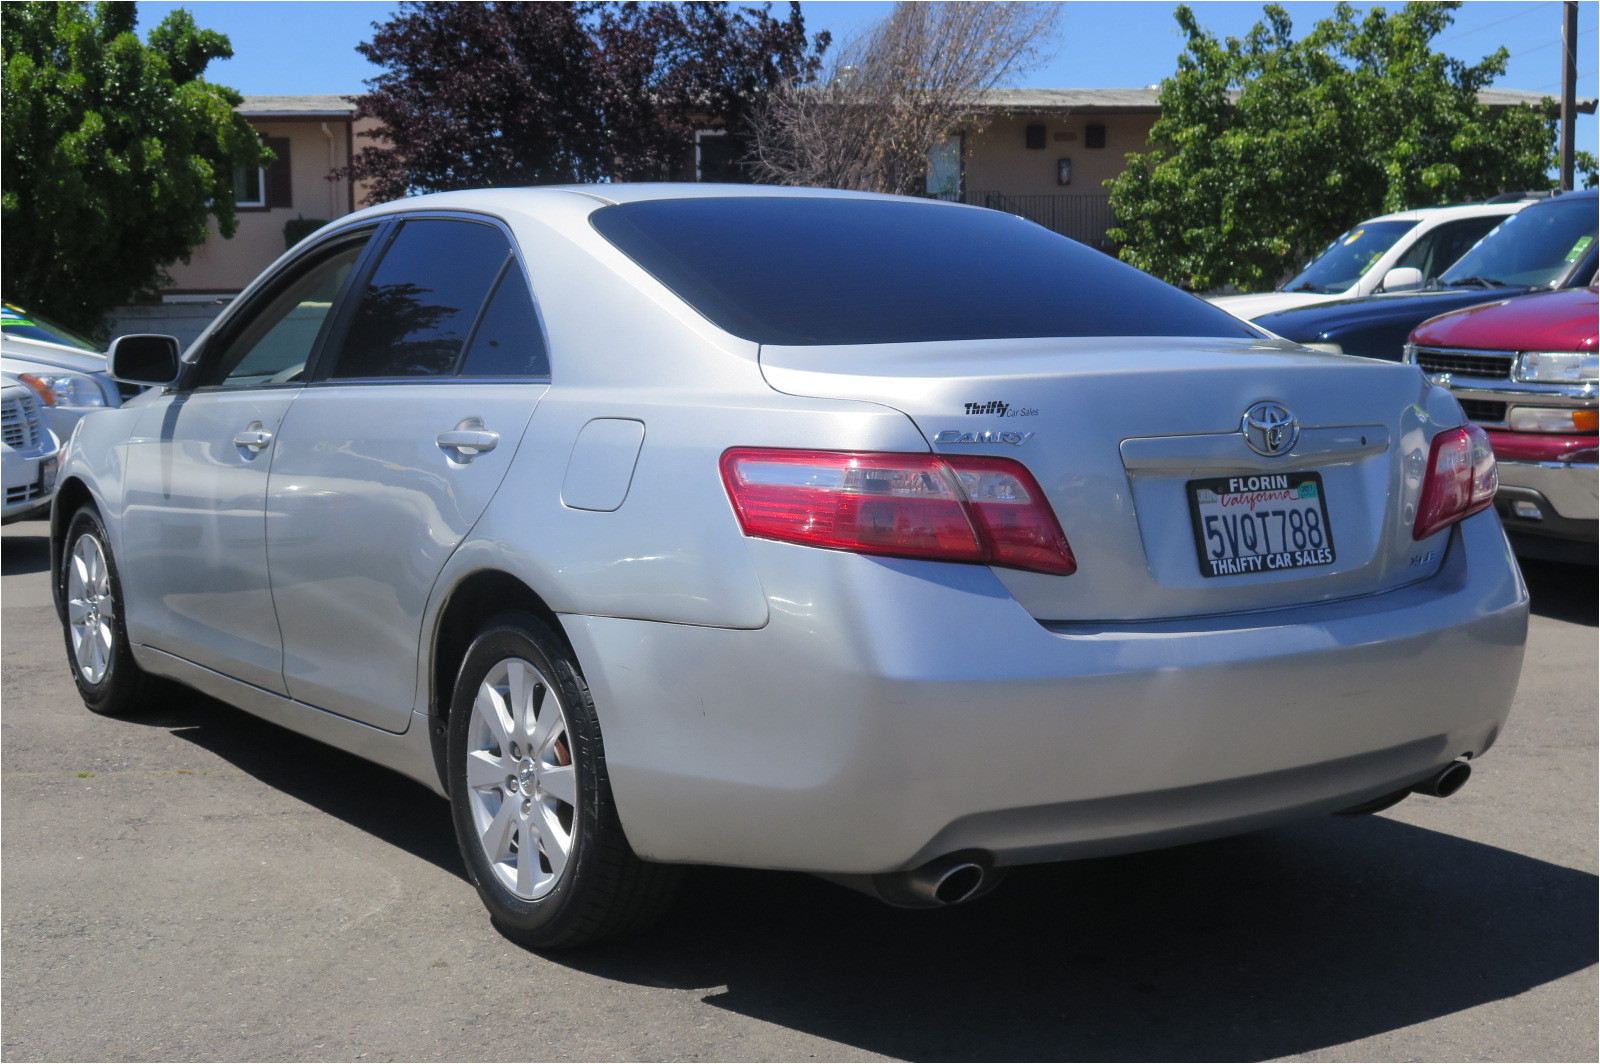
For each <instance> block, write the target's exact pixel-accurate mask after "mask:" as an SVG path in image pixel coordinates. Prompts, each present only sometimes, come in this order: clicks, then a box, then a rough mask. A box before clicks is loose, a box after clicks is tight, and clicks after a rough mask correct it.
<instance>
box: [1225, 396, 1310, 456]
mask: <svg viewBox="0 0 1600 1064" xmlns="http://www.w3.org/2000/svg"><path fill="white" fill-rule="evenodd" d="M1239 431H1240V432H1242V433H1244V442H1246V443H1248V444H1249V445H1250V449H1251V450H1252V451H1254V452H1256V454H1262V455H1266V456H1267V457H1268V458H1276V457H1277V456H1279V455H1281V454H1288V453H1289V452H1290V451H1291V450H1293V449H1294V445H1295V443H1296V442H1298V441H1299V439H1300V422H1299V421H1297V420H1296V419H1295V416H1294V415H1293V414H1291V413H1289V408H1288V407H1286V406H1284V405H1283V404H1282V403H1274V402H1270V401H1268V402H1261V403H1257V404H1255V405H1254V406H1252V407H1251V408H1250V409H1249V410H1246V411H1245V412H1244V419H1243V420H1242V421H1241V422H1240V423H1239Z"/></svg>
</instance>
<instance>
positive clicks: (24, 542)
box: [0, 536, 50, 576]
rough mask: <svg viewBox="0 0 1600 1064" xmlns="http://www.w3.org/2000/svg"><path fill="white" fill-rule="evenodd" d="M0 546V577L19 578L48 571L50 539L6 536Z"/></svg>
mask: <svg viewBox="0 0 1600 1064" xmlns="http://www.w3.org/2000/svg"><path fill="white" fill-rule="evenodd" d="M0 543H3V544H4V546H0V575H5V576H19V575H23V574H26V573H43V572H48V571H49V569H50V537H48V536H7V537H5V539H4V540H3V541H0Z"/></svg>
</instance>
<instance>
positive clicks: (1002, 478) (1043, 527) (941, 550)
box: [722, 448, 1078, 576]
mask: <svg viewBox="0 0 1600 1064" xmlns="http://www.w3.org/2000/svg"><path fill="white" fill-rule="evenodd" d="M722 481H723V484H725V485H726V486H727V489H728V498H729V499H730V500H732V502H733V509H734V512H735V513H736V514H738V517H739V524H740V527H742V528H743V529H744V533H745V535H747V536H756V537H759V538H762V539H777V540H783V541H784V542H787V543H801V544H805V545H807V546H813V547H830V548H833V549H835V550H848V551H855V552H857V553H861V554H887V555H893V556H896V557H902V558H933V559H938V560H940V561H951V562H976V563H978V564H985V565H999V566H1005V567H1008V568H1013V569H1028V570H1031V571H1034V572H1041V573H1054V574H1057V575H1060V576H1066V575H1068V574H1071V573H1073V572H1076V571H1077V568H1078V566H1077V562H1076V561H1075V560H1074V559H1073V557H1072V548H1071V547H1069V546H1068V545H1067V537H1066V535H1065V534H1064V533H1063V532H1062V531H1061V525H1060V523H1059V522H1058V521H1057V520H1056V515H1055V513H1054V511H1052V510H1051V509H1050V505H1049V503H1048V502H1047V501H1046V500H1045V497H1044V493H1043V492H1042V491H1040V490H1039V485H1038V483H1037V482H1035V481H1034V479H1033V476H1032V474H1030V473H1029V472H1028V471H1027V469H1025V468H1024V467H1023V466H1022V465H1021V464H1019V463H1017V462H1014V461H1012V460H1010V459H1009V458H986V457H972V458H966V457H955V458H946V457H943V456H940V455H933V454H868V453H853V452H842V451H789V450H769V449H765V448H735V449H733V450H730V451H728V452H727V453H726V454H724V455H723V456H722Z"/></svg>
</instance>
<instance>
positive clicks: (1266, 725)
mask: <svg viewBox="0 0 1600 1064" xmlns="http://www.w3.org/2000/svg"><path fill="white" fill-rule="evenodd" d="M111 365H112V373H113V375H114V376H116V377H117V378H118V379H119V380H122V381H125V382H132V383H137V384H143V385H151V386H153V388H152V390H151V391H150V392H147V393H146V394H145V395H144V396H142V397H140V398H137V399H134V400H132V401H130V402H129V403H127V405H125V406H123V407H121V408H120V409H115V410H110V411H108V412H106V413H104V414H102V415H97V416H96V417H93V418H89V419H86V420H85V421H84V422H83V423H82V427H81V428H80V430H79V432H78V434H77V436H76V438H75V440H74V441H73V443H72V445H71V447H70V449H69V453H68V456H67V457H66V459H65V464H64V467H63V473H62V484H61V488H60V494H59V495H58V501H57V504H56V507H55V511H54V518H53V543H54V548H55V556H56V559H57V566H56V587H57V591H58V595H59V603H60V608H61V613H62V617H63V619H64V622H65V629H66V633H67V647H68V652H69V658H70V663H71V667H72V672H73V676H74V678H75V679H76V681H77V684H78V688H79V690H80V691H81V693H82V695H83V697H84V699H85V701H86V702H87V703H88V705H89V707H90V708H91V709H93V710H96V711H98V712H101V713H109V714H132V713H137V712H140V711H142V710H146V709H148V708H150V707H151V706H152V705H156V704H159V702H160V700H161V699H163V698H167V697H170V689H169V687H168V686H167V681H171V680H176V681H179V682H181V683H183V684H186V685H188V686H190V687H193V688H197V689H199V690H201V691H204V692H206V693H208V694H211V695H214V696H216V697H218V698H220V699H223V700H225V701H227V702H230V703H232V704H234V705H237V706H240V707H242V708H244V709H246V710H248V711H250V712H253V713H256V714H259V715H260V716H262V717H265V718H267V719H269V720H272V721H276V722H279V723H281V724H283V725H285V726H287V727H290V728H293V729H295V730H297V731H300V732H302V733H304V734H306V735H310V736H313V737H315V738H318V739H321V740H323V741H326V742H328V743H331V744H333V745H336V746H338V747H340V748H342V749H345V750H349V751H352V752H355V753H357V754H360V755H362V756H364V757H367V758H371V759H373V760H375V761H378V762H380V763H382V764H384V765H388V766H390V767H392V768H394V769H396V770H398V771H399V772H402V773H404V774H406V775H408V776H411V777H413V778H415V779H418V780H421V781H423V782H424V783H426V784H428V785H429V786H431V787H433V788H434V789H436V790H437V791H438V792H439V793H440V794H443V795H448V796H449V799H450V802H451V805H452V808H453V811H454V820H455V826H456V831H457V833H458V836H459V840H460V844H461V851H462V854H463V856H464V859H465V863H466V867H467V869H468V872H469V874H470V876H471V878H472V880H473V882H474V883H475V884H476V886H477V888H478V891H479V893H480V895H481V896H482V898H483V901H484V902H485V904H486V905H487V907H488V909H489V912H490V913H491V915H492V917H493V919H494V921H495V922H496V924H497V925H498V926H499V927H500V928H501V929H502V930H503V931H504V932H505V933H506V934H508V935H510V936H512V937H514V938H516V939H518V940H520V941H522V942H525V943H528V944H531V945H534V946H538V947H542V948H554V947H560V946H571V945H576V944H579V943H583V942H587V941H592V940H595V939H597V938H603V937H607V936H614V935H618V934H622V933H625V932H628V931H630V930H632V929H635V928H637V927H638V926H640V925H641V924H642V923H644V922H645V921H647V920H648V919H650V918H652V917H653V916H654V915H656V914H657V913H658V912H660V911H661V909H662V907H663V906H664V905H665V904H666V901H667V899H668V898H670V896H671V893H672V891H673V889H674V886H675V884H676V883H677V881H678V879H679V869H680V867H681V866H683V865H692V864H720V865H735V866H744V867H754V868H770V869H797V870H804V871H808V872H814V873H817V874H819V875H824V876H827V877H828V878H831V879H835V880H838V881H840V882H843V883H846V884H848V885H851V886H854V887H857V888H860V889H862V890H866V891H869V892H871V893H874V894H876V895H878V896H880V897H882V898H884V899H885V900H887V901H890V902H893V903H896V904H902V905H913V906H915V905H925V906H935V905H941V904H948V903H950V902H955V901H960V900H964V899H966V898H971V897H976V896H978V895H980V894H982V893H984V892H985V891H986V890H988V889H989V888H990V887H991V886H992V885H993V884H994V882H995V881H996V879H997V878H998V876H999V874H1000V873H1002V872H1003V871H1004V869H1005V868H1007V867H1008V866H1014V865H1019V864H1026V863H1030V862H1044V861H1058V860H1063V859H1070V858H1075V857H1084V856H1095V855H1103V854H1115V853H1123V852H1129V851H1136V850H1143V849H1149V848H1154V847H1160V846H1168V845H1173V844H1176V843H1183V842H1189V841H1192V840H1198V839H1205V838H1210V837H1215V836H1222V835H1227V834H1232V833H1237V832H1244V831H1250V830H1253V829H1256V828H1260V827H1263V826H1267V825H1272V824H1277V823H1281V822H1285V821H1290V820H1294V819H1297V818H1304V817H1312V816H1319V815H1322V814H1326V813H1332V812H1341V811H1343V812H1368V811H1373V810H1376V809H1378V808H1381V807H1383V806H1385V805H1387V804H1391V803H1393V802H1394V801H1398V800H1399V799H1400V798H1402V797H1404V796H1405V795H1406V794H1407V793H1408V792H1411V791H1414V790H1421V791H1424V792H1426V793H1430V794H1435V795H1444V794H1448V793H1449V792H1451V791H1452V790H1454V789H1455V788H1456V787H1459V786H1460V785H1461V782H1462V781H1463V780H1464V779H1465V777H1466V775H1467V773H1468V771H1469V770H1468V768H1467V765H1466V759H1470V758H1476V757H1478V756H1479V755H1481V754H1483V753H1484V752H1485V751H1486V750H1488V748H1489V747H1490V746H1491V745H1492V744H1493V743H1494V740H1495V737H1496V736H1497V735H1498V734H1499V731H1500V728H1501V726H1502V725H1503V723H1504V721H1505V718H1506V714H1507V711H1508V708H1509V706H1510V704H1511V699H1512V695H1513V692H1514V689H1515V687H1516V683H1517V675H1518V670H1519V668H1520V665H1521V660H1522V653H1523V644H1524V639H1525V635H1526V628H1527V594H1526V591H1525V589H1524V587H1523V584H1522V581H1521V579H1520V577H1519V574H1518V572H1517V569H1516V566H1515V563H1514V562H1513V560H1512V557H1511V554H1510V552H1509V550H1508V549H1507V546H1506V540H1505V536H1504V534H1503V533H1502V531H1501V528H1500V524H1499V520H1498V518H1497V517H1496V516H1495V514H1494V512H1493V511H1492V510H1491V509H1488V507H1489V503H1490V500H1491V499H1492V497H1493V495H1494V487H1495V471H1494V459H1493V455H1492V454H1491V453H1490V451H1489V449H1488V446H1487V444H1486V442H1485V440H1484V438H1483V436H1482V433H1481V432H1480V431H1479V430H1477V429H1475V428H1473V427H1472V426H1470V425H1468V424H1466V422H1465V420H1464V418H1463V417H1462V414H1461V410H1460V407H1459V406H1458V405H1457V404H1456V402H1455V400H1454V399H1452V398H1451V397H1450V396H1449V394H1448V393H1447V392H1445V391H1443V390H1441V389H1439V388H1435V387H1433V386H1432V385H1430V384H1429V383H1428V382H1427V381H1426V380H1425V379H1424V378H1423V376H1422V375H1421V373H1419V372H1418V370H1417V369H1416V368H1415V367H1412V366H1404V365H1398V364H1390V363H1379V362H1371V361H1366V360H1362V359H1356V358H1349V357H1344V356H1337V355H1324V354H1317V353H1312V352H1308V351H1306V350H1304V349H1302V348H1298V347H1295V346H1294V345H1292V344H1288V343H1286V342H1284V341H1280V340H1276V339H1272V338H1270V337H1266V336H1264V335H1263V334H1262V333H1260V332H1259V331H1258V330H1257V329H1255V328H1254V327H1253V326H1250V325H1248V324H1246V323H1244V322H1242V321H1239V320H1238V319H1236V318H1234V317H1232V316H1231V315H1229V314H1226V313H1225V312H1223V311H1221V310H1218V309H1216V308H1214V307H1211V306H1209V305H1208V304H1206V303H1204V302H1203V301H1201V300H1199V299H1196V298H1194V297H1191V296H1189V295H1186V294H1184V293H1182V292H1179V291H1178V290H1176V289H1173V288H1170V287H1168V286H1167V285H1164V284H1162V283H1160V282H1158V281H1156V280H1154V279H1152V278H1150V277H1149V276H1147V275H1145V274H1142V273H1140V272H1138V271H1136V270H1133V269H1131V268H1129V267H1126V266H1123V265H1121V264H1119V263H1117V262H1115V261H1114V260H1112V259H1109V258H1107V257H1105V256H1104V255H1102V254H1100V253H1099V252H1096V251H1093V250H1090V249H1088V248H1085V247H1083V246H1082V245H1079V244H1075V243H1073V242H1072V241H1070V240H1066V239H1064V238H1062V237H1058V236H1056V235H1054V234H1052V233H1050V232H1048V231H1046V230H1044V229H1042V228H1039V227H1037V226H1035V225H1033V224H1031V223H1029V222H1026V221H1023V220H1021V219H1018V218H1014V217H1011V216H1008V215H1005V214H1001V213H997V212H992V211H986V210H981V209H978V208H974V207H967V206H962V205H957V204H948V203H936V202H928V201H921V200H907V199H899V198H894V197H885V196H872V195H866V194H857V193H844V192H827V191H817V190H800V189H774V188H756V187H718V186H707V185H687V186H674V185H648V186H627V185H605V186H596V187H572V188H540V189H516V190H483V191H473V192H460V193H450V194H443V195H433V196H420V197H416V198H412V199H407V200H403V201H399V202H395V203H390V204H386V205H383V206H379V207H375V208H371V209H368V210H365V211H361V212H358V213H356V214H353V215H350V216H348V217H346V218H343V219H340V220H339V221H338V222H336V223H334V224H332V225H330V226H328V227H326V228H324V229H323V230H321V231H320V232H318V233H316V234H314V235H313V236H311V237H310V238H308V239H307V240H306V241H305V242H304V243H302V244H301V245H300V246H299V247H297V248H295V249H294V250H292V251H291V252H290V253H288V254H287V255H286V256H284V258H283V259H281V260H280V261H279V262H277V263H276V264H275V265H273V266H272V267H271V268H270V269H269V270H268V271H267V272H266V273H265V274H264V275H263V276H262V277H261V278H260V279H259V280H258V281H256V282H255V284H253V285H252V286H251V287H250V288H249V289H248V290H247V291H246V292H245V293H244V294H243V295H242V296H241V297H240V298H239V299H238V300H236V301H235V302H234V303H233V304H232V305H231V306H230V307H229V308H228V309H227V310H226V311H225V312H224V313H223V315H222V316H221V317H220V318H219V319H218V320H217V321H216V323H215V324H214V325H213V326H212V328H211V329H209V330H208V331H207V332H206V333H205V334H204V335H203V336H202V337H201V338H200V339H199V340H198V341H196V343H195V344H194V345H193V346H192V347H191V348H190V349H189V350H188V351H187V352H186V353H184V355H183V356H182V358H181V359H180V358H179V356H178V353H177V345H176V342H175V341H172V340H170V339H168V338H162V337H149V336H135V337H124V338H122V339H120V340H118V341H117V343H116V344H114V345H113V348H112V353H111Z"/></svg>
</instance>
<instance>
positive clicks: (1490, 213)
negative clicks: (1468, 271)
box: [1361, 199, 1541, 225]
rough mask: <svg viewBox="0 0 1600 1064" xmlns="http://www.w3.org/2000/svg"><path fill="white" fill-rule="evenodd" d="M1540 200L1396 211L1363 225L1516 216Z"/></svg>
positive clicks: (1462, 204) (1435, 222) (1463, 204)
mask: <svg viewBox="0 0 1600 1064" xmlns="http://www.w3.org/2000/svg"><path fill="white" fill-rule="evenodd" d="M1539 202H1541V201H1540V200H1533V199H1526V200H1513V201H1511V202H1509V203H1458V204H1455V205H1454V206H1450V207H1416V208H1413V209H1412V210H1409V211H1395V212H1394V213H1393V214H1382V215H1379V216H1378V217H1376V218H1368V219H1367V220H1366V221H1364V222H1362V223H1361V224H1362V225H1371V224H1372V223H1373V222H1432V223H1434V224H1439V223H1442V222H1453V221H1456V220H1458V219H1461V218H1493V217H1500V216H1504V215H1510V214H1516V213H1517V212H1518V211H1520V210H1522V209H1523V208H1524V207H1530V206H1532V205H1533V204H1535V203H1539Z"/></svg>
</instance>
